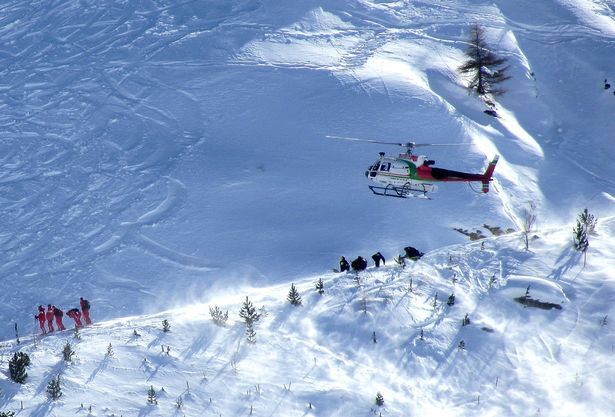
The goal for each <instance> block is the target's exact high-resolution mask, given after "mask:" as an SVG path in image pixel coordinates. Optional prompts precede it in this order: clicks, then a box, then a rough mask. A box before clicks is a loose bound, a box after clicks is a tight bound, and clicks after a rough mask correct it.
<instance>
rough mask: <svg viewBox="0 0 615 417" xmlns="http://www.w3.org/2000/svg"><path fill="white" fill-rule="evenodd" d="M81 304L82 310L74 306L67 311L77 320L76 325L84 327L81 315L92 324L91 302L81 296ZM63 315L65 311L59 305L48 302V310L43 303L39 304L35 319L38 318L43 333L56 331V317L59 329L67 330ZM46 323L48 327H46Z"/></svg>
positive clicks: (87, 322) (86, 321) (68, 314)
mask: <svg viewBox="0 0 615 417" xmlns="http://www.w3.org/2000/svg"><path fill="white" fill-rule="evenodd" d="M79 306H80V307H81V311H79V309H78V308H72V309H70V310H68V311H67V312H66V315H67V316H68V317H70V318H71V319H73V320H74V321H75V326H76V327H83V323H82V322H81V317H83V319H84V320H85V324H86V325H88V324H92V320H91V319H90V302H89V301H88V300H86V299H85V298H83V297H81V298H80V299H79ZM62 317H64V312H63V311H62V310H61V309H60V308H59V307H56V306H54V305H51V304H47V311H45V307H43V306H42V305H40V306H38V313H37V314H35V315H34V319H35V320H38V324H39V326H40V327H41V333H42V334H47V333H53V332H54V331H55V329H54V327H53V322H54V319H55V322H56V326H57V327H58V331H62V330H66V327H64V323H62ZM45 324H46V325H47V328H45Z"/></svg>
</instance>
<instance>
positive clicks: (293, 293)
mask: <svg viewBox="0 0 615 417" xmlns="http://www.w3.org/2000/svg"><path fill="white" fill-rule="evenodd" d="M286 299H287V300H288V301H289V302H290V303H291V304H292V305H294V306H300V305H301V296H300V295H299V291H297V287H295V284H294V283H292V284H290V291H288V297H286Z"/></svg>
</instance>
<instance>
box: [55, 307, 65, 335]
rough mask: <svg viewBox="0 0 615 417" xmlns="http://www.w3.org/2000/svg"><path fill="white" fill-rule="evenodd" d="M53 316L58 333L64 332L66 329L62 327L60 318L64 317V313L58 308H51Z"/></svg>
mask: <svg viewBox="0 0 615 417" xmlns="http://www.w3.org/2000/svg"><path fill="white" fill-rule="evenodd" d="M53 315H54V316H55V318H56V324H57V325H58V331H62V330H66V327H64V323H62V316H63V315H64V312H63V311H62V310H60V309H59V308H58V307H56V306H53Z"/></svg>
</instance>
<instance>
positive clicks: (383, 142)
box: [326, 135, 414, 147]
mask: <svg viewBox="0 0 615 417" xmlns="http://www.w3.org/2000/svg"><path fill="white" fill-rule="evenodd" d="M326 137H327V138H329V139H342V140H351V141H353V142H367V143H379V144H381V145H396V146H410V147H412V146H414V142H408V143H400V142H385V141H381V140H374V139H361V138H351V137H348V136H332V135H327V136H326Z"/></svg>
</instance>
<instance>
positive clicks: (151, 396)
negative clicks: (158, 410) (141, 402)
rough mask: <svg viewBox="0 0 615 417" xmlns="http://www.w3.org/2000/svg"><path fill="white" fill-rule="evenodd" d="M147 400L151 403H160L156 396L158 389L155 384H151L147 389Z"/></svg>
mask: <svg viewBox="0 0 615 417" xmlns="http://www.w3.org/2000/svg"><path fill="white" fill-rule="evenodd" d="M147 402H148V403H149V404H158V399H157V398H156V390H155V389H154V386H153V385H150V387H149V389H148V390H147Z"/></svg>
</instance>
